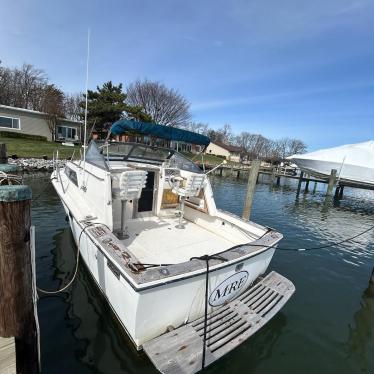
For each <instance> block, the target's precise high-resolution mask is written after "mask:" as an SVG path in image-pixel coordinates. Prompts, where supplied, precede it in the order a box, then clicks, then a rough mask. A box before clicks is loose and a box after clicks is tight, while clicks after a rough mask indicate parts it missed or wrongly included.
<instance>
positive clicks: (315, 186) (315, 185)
mask: <svg viewBox="0 0 374 374" xmlns="http://www.w3.org/2000/svg"><path fill="white" fill-rule="evenodd" d="M316 191H317V182H314V187H313V194H315V193H316Z"/></svg>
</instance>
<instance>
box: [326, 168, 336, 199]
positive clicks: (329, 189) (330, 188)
mask: <svg viewBox="0 0 374 374" xmlns="http://www.w3.org/2000/svg"><path fill="white" fill-rule="evenodd" d="M336 173H337V171H336V169H332V170H331V174H330V176H329V184H328V186H327V192H326V196H332V192H333V190H334V186H335V181H336Z"/></svg>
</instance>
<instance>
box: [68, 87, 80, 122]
mask: <svg viewBox="0 0 374 374" xmlns="http://www.w3.org/2000/svg"><path fill="white" fill-rule="evenodd" d="M83 100H84V96H83V94H82V93H77V94H65V95H64V115H65V117H66V118H69V119H71V120H73V121H79V120H80V119H81V117H82V108H81V106H80V103H81V102H82V101H83Z"/></svg>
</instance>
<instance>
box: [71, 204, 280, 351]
mask: <svg viewBox="0 0 374 374" xmlns="http://www.w3.org/2000/svg"><path fill="white" fill-rule="evenodd" d="M64 207H65V210H66V212H67V214H69V209H68V208H67V207H66V205H65V204H64ZM69 217H70V226H71V229H72V233H73V236H74V238H75V241H76V243H77V245H78V242H79V243H80V253H81V256H82V258H83V260H84V262H85V264H86V265H87V268H88V269H89V271H90V273H91V275H92V277H93V278H94V280H95V281H96V284H97V285H98V287H99V288H100V290H101V291H102V293H103V294H104V296H105V297H106V298H107V300H108V302H109V304H110V306H111V308H112V310H113V311H114V313H115V315H116V317H117V318H118V320H119V321H120V323H121V324H122V325H123V327H124V329H125V330H126V332H127V333H128V335H129V336H130V337H131V339H132V340H133V342H134V343H135V345H136V346H137V348H140V347H141V345H142V344H143V343H144V342H146V341H148V340H150V339H152V338H154V337H156V336H159V335H161V334H163V333H165V332H166V331H167V329H168V328H170V327H171V328H177V327H179V326H180V325H182V324H184V323H186V322H188V321H192V320H195V319H196V318H198V317H201V316H202V315H203V312H204V303H205V276H206V275H205V273H203V274H199V275H191V276H190V277H186V278H184V279H181V280H176V281H172V282H170V283H166V284H165V283H164V284H162V285H158V286H152V287H149V288H146V289H144V290H140V291H138V290H136V289H134V287H132V286H131V284H130V283H129V282H126V280H125V279H124V278H123V277H122V276H121V277H118V276H117V275H116V274H115V273H114V272H113V271H112V269H111V266H110V260H108V258H107V257H106V256H105V255H104V253H103V252H101V251H100V249H99V248H97V246H96V245H95V244H94V242H93V241H92V240H91V238H90V237H89V236H88V235H87V234H86V232H83V234H82V235H81V231H82V227H81V226H80V223H78V222H77V221H76V220H75V219H74V217H72V215H71V214H70V215H69ZM80 236H81V237H80ZM79 237H80V239H79ZM274 251H275V248H274V247H273V248H269V249H267V250H265V251H263V252H261V253H259V254H257V255H254V256H253V257H250V258H247V259H244V260H242V261H240V262H238V263H235V264H232V265H229V266H226V267H223V268H220V269H218V270H215V271H212V272H211V273H210V274H209V295H212V294H213V292H214V290H215V289H216V288H217V286H219V285H220V284H221V283H222V282H224V281H225V280H226V279H228V278H230V277H231V276H235V274H237V273H240V274H243V273H248V276H247V277H246V279H245V284H244V285H243V287H241V288H240V292H237V293H235V294H234V293H233V294H234V297H233V298H235V297H237V296H239V295H240V294H241V293H242V292H244V291H245V289H247V288H248V287H249V286H250V284H251V283H252V282H253V281H254V280H255V279H256V278H258V276H260V275H261V274H263V273H264V272H265V271H266V269H267V267H268V265H269V263H270V261H271V258H272V256H273V254H274ZM108 262H109V264H108ZM239 264H240V266H239V267H240V268H239V269H238V267H237V266H238V265H239ZM215 292H216V293H217V291H215ZM214 295H215V296H217V297H218V296H220V295H216V294H214ZM233 298H231V299H233ZM211 310H213V307H212V306H209V311H211Z"/></svg>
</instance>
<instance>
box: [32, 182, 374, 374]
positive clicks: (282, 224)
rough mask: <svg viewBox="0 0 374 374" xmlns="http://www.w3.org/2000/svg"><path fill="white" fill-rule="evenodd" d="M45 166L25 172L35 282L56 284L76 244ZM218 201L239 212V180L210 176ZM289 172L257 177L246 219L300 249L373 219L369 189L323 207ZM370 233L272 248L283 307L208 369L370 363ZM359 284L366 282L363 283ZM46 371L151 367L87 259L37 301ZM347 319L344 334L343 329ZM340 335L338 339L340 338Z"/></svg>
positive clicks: (351, 369) (318, 368)
mask: <svg viewBox="0 0 374 374" xmlns="http://www.w3.org/2000/svg"><path fill="white" fill-rule="evenodd" d="M48 180H49V177H48V175H45V176H43V175H39V176H37V177H31V176H30V179H29V183H30V184H31V187H32V189H33V192H34V193H35V195H37V194H39V193H41V197H40V198H39V199H38V200H37V201H36V202H34V203H33V204H32V209H33V224H35V225H36V236H37V252H36V257H37V276H38V283H39V285H41V286H43V287H45V288H47V289H56V288H58V287H59V286H60V285H61V283H63V284H65V283H66V282H67V281H68V280H69V278H70V274H71V271H72V269H73V268H74V261H75V253H76V247H75V245H74V242H73V239H72V236H71V233H70V228H69V227H68V226H67V223H66V222H65V220H64V217H65V214H64V211H63V209H62V206H61V204H60V202H59V199H58V197H57V195H56V194H55V192H54V191H53V188H51V187H47V188H46V189H45V190H44V188H45V187H46V183H48ZM212 182H213V189H214V195H215V198H216V201H217V205H218V207H219V208H221V209H225V210H228V211H231V212H233V213H236V214H238V215H241V212H242V208H243V201H244V198H245V186H246V181H245V180H236V179H230V178H219V177H217V178H213V179H212ZM296 187H297V184H296V183H295V182H294V181H288V182H287V183H283V182H282V183H281V185H280V186H276V184H274V185H270V184H261V183H260V184H258V185H257V188H256V194H255V198H254V204H253V212H252V213H253V214H252V219H253V220H254V221H255V222H258V223H260V224H263V225H267V226H270V227H274V228H275V229H277V230H278V231H280V232H281V233H283V234H284V239H283V241H282V242H281V246H285V247H296V248H306V247H310V246H317V245H321V243H325V242H327V241H339V240H342V239H345V238H347V237H349V236H352V235H354V234H355V233H358V232H360V231H363V230H364V229H365V228H367V227H369V226H371V225H373V224H374V222H373V214H374V203H373V202H374V194H373V193H372V192H370V191H355V192H352V191H351V190H349V189H347V190H345V191H344V199H343V200H341V201H340V202H339V204H335V205H334V204H333V203H332V205H328V206H327V207H326V206H324V200H325V194H324V190H323V189H321V188H320V187H321V186H318V188H317V190H316V191H315V194H313V193H312V192H311V190H312V188H313V189H314V186H310V190H309V192H308V193H303V192H302V193H301V194H300V196H299V199H298V200H296V201H295V194H296ZM373 242H374V232H370V233H367V234H366V235H365V236H363V237H360V238H357V239H355V241H352V242H350V243H346V245H344V247H343V246H340V247H333V248H330V249H327V250H323V251H311V252H289V251H287V252H282V251H277V252H276V254H275V256H274V258H273V260H272V262H271V264H270V269H271V270H276V271H278V272H280V273H281V274H283V275H285V276H286V277H288V278H289V279H291V280H292V281H293V282H294V283H295V285H296V293H295V295H294V296H293V297H292V298H291V300H290V302H289V303H288V304H287V306H286V307H285V309H283V310H282V313H280V314H279V315H277V316H276V317H275V318H274V319H273V320H272V321H270V322H269V323H268V324H267V325H266V326H265V327H264V328H262V329H261V330H260V331H258V332H257V333H256V334H255V335H254V336H252V337H251V338H250V339H249V340H248V341H247V342H245V343H244V344H243V345H242V346H240V347H239V348H238V349H236V350H234V351H233V352H231V353H230V354H229V355H228V356H226V357H225V358H223V359H222V360H220V361H219V362H218V363H217V365H215V366H213V367H211V368H209V369H208V371H209V372H210V373H216V374H219V373H243V372H244V373H251V374H253V373H261V374H262V373H266V374H267V373H282V372H287V373H290V374H292V373H295V374H296V373H302V372H305V373H307V372H308V373H321V374H322V373H331V372H339V373H347V374H352V373H359V372H365V371H366V372H368V373H373V372H374V355H373V354H372V353H373V352H374V300H373V297H374V296H373V289H372V288H368V289H367V290H366V291H365V292H364V293H363V294H362V291H357V290H362V289H364V288H365V286H366V284H367V283H366V282H367V279H366V278H367V269H368V267H369V266H370V267H372V266H373V263H374V251H373V248H374V247H373V244H372V243H373ZM362 284H364V285H365V286H362ZM38 308H39V309H38V310H39V319H40V324H41V333H42V336H41V344H42V365H43V372H45V373H48V374H55V373H56V374H59V373H79V374H82V373H83V374H86V373H87V374H89V373H108V374H109V373H110V374H112V373H113V374H114V373H156V370H155V369H154V368H153V367H152V365H151V363H150V362H149V361H148V359H146V358H145V357H144V356H142V355H139V354H138V353H137V352H135V350H134V348H133V346H132V344H131V343H130V342H129V341H128V338H127V336H126V335H124V334H123V333H122V329H121V327H120V326H118V325H117V322H116V320H115V318H113V316H112V314H111V311H110V308H109V307H108V305H107V303H106V301H105V300H104V299H103V297H102V296H101V294H100V292H99V291H98V290H97V288H96V285H95V283H94V281H93V280H92V279H91V276H90V275H89V273H88V271H87V270H86V268H85V267H84V266H81V267H80V268H79V272H78V278H77V281H76V282H75V283H74V285H73V287H72V289H71V290H69V292H66V293H63V294H61V295H58V296H54V297H48V298H44V297H42V298H41V299H40V300H39V303H38ZM348 325H349V326H350V327H349V336H348V337H347V334H345V332H346V330H345V328H346V326H348ZM342 342H344V344H342Z"/></svg>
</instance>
